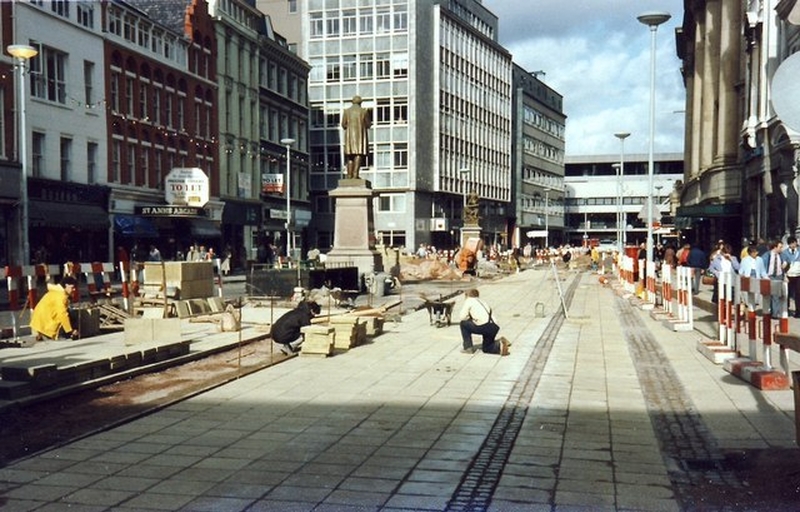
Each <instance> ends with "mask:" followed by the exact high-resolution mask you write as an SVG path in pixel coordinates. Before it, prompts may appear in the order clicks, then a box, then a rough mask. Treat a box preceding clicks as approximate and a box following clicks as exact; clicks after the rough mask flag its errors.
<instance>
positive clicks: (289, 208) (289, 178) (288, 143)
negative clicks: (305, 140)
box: [281, 138, 295, 262]
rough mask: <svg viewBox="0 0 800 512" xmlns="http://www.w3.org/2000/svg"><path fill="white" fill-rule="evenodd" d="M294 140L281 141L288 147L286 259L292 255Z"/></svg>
mask: <svg viewBox="0 0 800 512" xmlns="http://www.w3.org/2000/svg"><path fill="white" fill-rule="evenodd" d="M294 142H295V141H294V139H290V138H286V139H281V144H283V145H284V146H286V189H285V192H286V258H287V262H288V258H290V257H291V255H292V243H293V240H292V203H291V199H292V173H291V171H292V144H294Z"/></svg>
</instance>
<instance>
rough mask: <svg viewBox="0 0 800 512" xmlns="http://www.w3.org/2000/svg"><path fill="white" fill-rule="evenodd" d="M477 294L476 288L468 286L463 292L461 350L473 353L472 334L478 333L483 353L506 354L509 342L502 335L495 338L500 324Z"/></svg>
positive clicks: (460, 317) (460, 323)
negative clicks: (481, 339) (497, 338)
mask: <svg viewBox="0 0 800 512" xmlns="http://www.w3.org/2000/svg"><path fill="white" fill-rule="evenodd" d="M479 295H480V294H479V293H478V289H477V288H470V289H468V290H466V291H465V292H464V296H465V299H464V305H463V306H462V307H461V314H460V315H459V319H460V322H459V325H460V327H461V340H462V342H463V348H462V350H461V352H464V353H465V354H474V353H475V350H476V348H475V347H474V346H473V345H472V335H473V334H479V335H481V336H482V337H483V344H482V349H483V352H484V353H485V354H500V355H501V356H507V355H508V347H509V346H510V345H511V344H510V343H509V341H508V340H507V339H506V338H504V337H500V341H499V342H498V341H497V340H496V339H495V338H496V336H497V333H498V332H499V331H500V326H499V325H497V323H495V321H494V319H493V318H492V308H491V307H490V306H489V305H488V304H486V302H484V301H483V300H481V299H480V297H479Z"/></svg>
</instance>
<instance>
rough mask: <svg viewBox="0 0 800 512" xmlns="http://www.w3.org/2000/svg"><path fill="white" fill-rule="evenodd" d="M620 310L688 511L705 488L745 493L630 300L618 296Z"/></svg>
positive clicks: (658, 434)
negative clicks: (726, 465) (727, 468)
mask: <svg viewBox="0 0 800 512" xmlns="http://www.w3.org/2000/svg"><path fill="white" fill-rule="evenodd" d="M617 306H618V310H619V313H620V315H619V316H620V323H621V324H622V326H623V330H624V333H625V338H626V341H627V343H628V347H629V350H630V352H631V357H632V359H633V360H634V361H635V365H634V366H635V368H636V372H637V375H638V378H639V382H640V383H641V386H642V391H643V393H644V398H645V402H646V404H647V408H648V410H649V413H650V419H651V421H652V423H653V429H654V431H655V434H656V438H657V440H658V443H659V447H660V449H661V453H662V455H663V456H664V458H665V459H666V462H667V469H668V471H669V477H670V480H671V481H672V484H673V488H674V489H675V492H676V495H677V496H678V499H679V500H680V502H681V505H682V508H683V509H684V510H692V509H694V508H695V507H696V506H697V503H696V501H695V498H696V497H697V496H696V495H697V494H698V489H701V488H703V487H704V486H708V485H711V486H716V485H720V486H726V487H733V488H742V487H743V486H742V483H741V482H740V481H739V480H738V478H737V477H736V475H735V474H734V473H733V472H731V471H728V470H726V469H725V467H724V461H725V458H724V456H723V454H722V451H721V450H720V449H719V447H718V445H717V442H716V440H715V439H714V437H713V435H712V434H711V433H710V431H709V429H708V427H707V426H706V425H705V422H704V421H703V418H702V417H701V416H700V414H698V413H697V411H696V409H695V407H694V405H693V403H692V400H691V397H689V395H688V393H687V392H686V390H685V389H684V388H683V385H682V384H681V382H680V379H679V378H678V375H677V373H676V372H675V370H674V369H673V368H672V365H671V364H670V363H669V360H668V359H667V357H666V355H665V354H664V352H663V351H662V350H661V347H660V346H659V345H658V343H657V342H656V340H655V339H654V338H653V334H652V333H651V332H650V330H649V329H648V328H647V327H646V325H645V324H644V321H643V320H642V319H641V318H640V316H639V314H638V313H637V311H636V310H635V309H634V307H633V306H632V305H631V304H630V303H629V302H628V301H627V300H625V299H623V298H621V297H617Z"/></svg>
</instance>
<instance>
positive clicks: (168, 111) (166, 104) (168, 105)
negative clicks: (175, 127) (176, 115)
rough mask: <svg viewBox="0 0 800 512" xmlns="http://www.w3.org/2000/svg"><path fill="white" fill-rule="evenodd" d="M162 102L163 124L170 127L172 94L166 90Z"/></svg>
mask: <svg viewBox="0 0 800 512" xmlns="http://www.w3.org/2000/svg"><path fill="white" fill-rule="evenodd" d="M165 100H166V101H165V102H164V124H166V125H167V126H168V127H169V128H172V94H170V93H169V91H167V94H166V98H165Z"/></svg>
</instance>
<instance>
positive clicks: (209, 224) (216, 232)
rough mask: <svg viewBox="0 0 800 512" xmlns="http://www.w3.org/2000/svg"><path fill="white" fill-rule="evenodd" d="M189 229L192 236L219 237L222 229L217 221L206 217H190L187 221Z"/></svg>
mask: <svg viewBox="0 0 800 512" xmlns="http://www.w3.org/2000/svg"><path fill="white" fill-rule="evenodd" d="M189 229H190V231H191V232H192V236H196V237H198V238H220V237H222V231H220V228H219V222H216V221H213V220H208V219H192V220H190V221H189Z"/></svg>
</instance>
